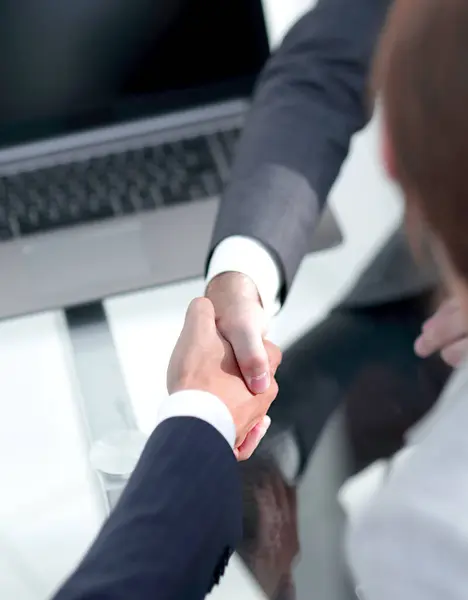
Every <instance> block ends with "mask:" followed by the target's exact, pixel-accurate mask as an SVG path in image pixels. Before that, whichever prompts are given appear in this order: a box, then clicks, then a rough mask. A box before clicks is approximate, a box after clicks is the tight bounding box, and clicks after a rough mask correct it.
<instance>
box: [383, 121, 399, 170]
mask: <svg viewBox="0 0 468 600" xmlns="http://www.w3.org/2000/svg"><path fill="white" fill-rule="evenodd" d="M381 144H382V146H381V153H382V161H383V166H384V169H385V171H386V173H387V175H388V176H389V177H390V179H396V167H395V154H394V152H393V145H392V142H391V139H390V133H389V131H388V127H387V124H386V122H385V119H384V120H383V125H382V141H381Z"/></svg>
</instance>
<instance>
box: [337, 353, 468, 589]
mask: <svg viewBox="0 0 468 600" xmlns="http://www.w3.org/2000/svg"><path fill="white" fill-rule="evenodd" d="M467 400H468V362H465V363H464V364H463V365H461V366H460V367H459V368H458V369H457V371H455V373H454V374H453V375H452V377H451V379H450V382H449V384H448V385H447V387H446V389H445V390H444V392H443V394H442V396H441V398H440V399H439V400H438V401H437V403H436V405H435V406H434V408H433V409H432V410H431V411H430V413H429V414H428V415H427V416H426V417H425V418H424V419H423V420H422V421H421V423H420V424H419V425H417V426H416V427H415V428H413V429H412V430H410V432H409V433H408V437H407V443H406V446H405V449H404V451H403V453H400V454H398V455H397V457H396V458H395V459H394V460H392V461H390V462H387V464H386V469H385V472H384V473H383V472H378V471H376V472H374V473H372V472H368V474H367V476H365V477H364V479H363V481H362V482H361V488H362V485H364V487H366V488H367V492H369V493H368V494H367V499H366V501H365V502H364V503H363V502H362V501H361V500H359V502H358V505H357V506H356V507H355V508H357V510H356V509H355V510H353V511H352V512H351V515H350V517H351V518H350V521H349V527H348V535H347V544H346V545H347V554H348V559H349V563H350V566H351V570H352V572H353V575H354V577H355V580H356V583H357V585H358V597H359V598H361V599H362V600H395V599H398V600H465V599H466V598H467V590H468V569H467V564H468V511H467V509H466V507H467V504H468V435H467V430H468V402H467ZM366 479H367V481H366ZM357 483H358V481H355V482H354V487H356V485H357ZM349 491H350V490H349V489H348V495H349ZM364 491H366V490H364ZM353 495H354V496H355V497H356V494H355V493H354V494H353ZM348 500H349V498H348ZM345 506H346V503H345ZM348 514H349V512H348Z"/></svg>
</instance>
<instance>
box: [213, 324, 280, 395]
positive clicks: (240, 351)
mask: <svg viewBox="0 0 468 600" xmlns="http://www.w3.org/2000/svg"><path fill="white" fill-rule="evenodd" d="M223 335H225V337H226V338H227V340H228V341H229V343H230V344H231V346H232V349H233V350H234V354H235V356H236V359H237V364H238V365H239V369H240V370H241V373H242V376H243V377H244V380H245V383H246V384H247V386H248V388H249V389H250V391H251V392H253V393H254V394H262V393H263V392H265V391H266V390H267V389H268V388H269V387H270V363H269V360H268V354H267V351H266V350H265V346H264V344H263V338H262V332H261V329H260V328H259V327H258V328H256V327H252V326H251V325H250V324H247V325H246V324H245V323H244V324H238V325H235V326H233V327H230V329H229V331H228V332H225V333H224V332H223Z"/></svg>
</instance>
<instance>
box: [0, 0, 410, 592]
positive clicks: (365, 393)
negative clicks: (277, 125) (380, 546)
mask: <svg viewBox="0 0 468 600" xmlns="http://www.w3.org/2000/svg"><path fill="white" fill-rule="evenodd" d="M312 5H313V2H310V0H289V1H288V2H284V1H283V0H265V1H264V3H263V5H262V4H261V2H260V0H224V1H223V2H222V3H220V2H217V1H215V0H209V1H208V0H204V2H201V0H190V1H188V0H170V1H167V2H162V1H161V2H157V3H155V2H150V1H149V0H134V1H133V2H131V3H129V2H123V1H122V0H118V1H113V2H110V1H104V2H100V3H96V2H92V1H91V0H79V1H75V2H71V3H70V2H68V3H63V2H56V1H54V0H41V1H32V0H31V1H28V0H15V1H13V0H11V1H9V0H1V1H0V73H1V77H2V82H3V85H2V95H1V98H0V270H1V279H2V292H1V295H0V296H1V297H0V317H1V319H2V320H1V321H0V380H1V381H2V387H3V392H2V394H1V395H0V410H1V418H0V463H1V465H2V484H1V494H0V597H2V598H5V599H7V598H11V599H13V598H14V599H15V600H46V598H48V597H49V595H50V594H51V593H52V592H53V590H55V589H56V587H57V586H58V585H59V583H60V582H61V581H62V580H63V578H64V577H65V576H66V575H67V573H69V571H70V570H71V569H72V568H73V566H74V565H75V564H76V562H77V561H78V559H79V558H80V557H81V556H82V554H83V553H84V551H85V550H86V548H87V547H88V545H89V544H90V542H91V540H92V539H93V536H94V535H95V533H96V531H97V530H98V528H99V526H100V524H101V523H102V521H103V519H104V518H105V516H106V514H107V513H108V511H109V510H110V509H111V508H112V506H113V504H114V503H115V501H116V499H117V498H118V495H119V493H120V491H121V489H122V486H123V485H124V484H125V481H126V478H127V477H128V475H129V473H130V472H131V469H132V468H133V465H134V464H135V460H136V459H137V457H138V455H139V452H140V450H141V447H142V445H143V444H144V441H145V439H146V436H147V435H148V434H149V433H150V432H151V431H152V429H153V427H154V424H155V422H156V415H157V409H158V403H159V402H160V401H161V399H162V398H164V396H165V395H166V393H167V392H166V384H165V373H166V368H167V364H168V360H169V356H170V353H171V351H172V348H173V345H174V343H175V340H176V339H177V336H178V333H179V331H180V328H181V325H182V321H183V316H184V312H185V309H186V306H187V304H188V303H189V301H190V300H191V299H192V298H193V297H194V296H196V295H201V294H203V291H204V279H203V274H204V270H205V259H206V253H207V250H208V244H209V240H210V233H211V229H212V226H213V222H214V218H215V214H216V207H217V202H218V197H219V194H220V193H221V192H222V190H223V188H224V186H225V185H226V183H227V182H228V180H229V173H230V170H229V167H230V161H231V159H232V154H233V152H234V148H235V142H236V139H237V137H238V135H239V131H240V130H241V128H242V124H243V119H244V115H245V112H246V110H247V109H248V105H249V98H250V96H251V93H252V89H253V86H254V82H255V80H256V77H257V75H258V73H259V71H260V70H261V68H262V66H263V64H264V62H265V60H266V58H267V56H268V53H269V50H270V48H274V47H275V46H276V45H277V44H278V43H279V42H280V41H281V39H282V37H283V35H284V33H285V32H286V31H287V29H288V28H289V27H290V25H291V24H292V23H293V22H294V21H295V20H297V19H298V18H299V16H300V15H301V14H302V13H303V12H305V11H306V10H307V9H309V8H310V7H311V6H312ZM200 15H202V16H200ZM350 200H352V202H350ZM330 206H331V212H329V213H327V214H326V215H325V217H324V225H323V228H322V230H321V232H320V233H319V234H318V236H319V237H318V241H317V243H315V244H314V247H315V251H314V252H313V253H311V254H310V255H309V256H308V257H307V258H306V259H305V260H304V262H303V264H302V266H301V269H300V273H299V276H298V277H297V279H296V281H295V283H294V286H293V289H292V291H291V294H290V296H289V297H288V300H287V302H286V305H285V307H284V309H283V310H282V312H281V313H280V315H279V317H277V318H276V319H275V320H274V322H273V326H272V329H271V332H270V338H271V339H272V340H273V341H275V342H277V343H279V344H280V346H281V347H282V348H283V349H285V348H287V347H288V346H290V345H291V343H292V342H293V341H295V340H297V339H298V338H299V337H300V336H301V334H302V333H304V332H305V331H308V330H310V328H311V327H312V326H314V325H316V324H319V323H321V322H323V320H324V319H325V318H326V317H327V315H329V313H330V311H331V309H332V307H333V306H335V305H336V304H337V303H339V300H340V299H341V298H343V297H344V296H345V294H346V293H347V291H348V290H349V289H350V288H351V287H352V285H353V284H354V282H355V281H356V279H357V278H358V277H359V275H360V273H362V271H363V270H364V269H365V268H366V266H367V265H368V264H369V263H370V261H371V260H372V258H373V257H374V256H375V255H376V253H377V252H378V250H379V249H380V248H381V247H382V246H383V245H384V244H385V242H386V241H387V239H388V238H389V237H390V236H391V235H392V234H393V233H394V232H395V231H396V230H397V228H398V227H399V225H400V223H401V220H402V206H401V202H400V199H399V198H398V194H397V193H396V191H395V190H394V189H393V188H392V186H391V184H390V183H389V182H388V181H386V179H385V178H384V176H383V173H382V170H381V168H380V165H379V160H378V114H377V115H376V117H375V118H374V120H373V121H372V122H371V123H370V125H369V126H368V128H367V129H366V130H365V131H364V132H363V133H362V134H360V135H359V136H357V138H356V139H355V140H354V142H353V146H352V151H351V153H350V157H349V159H348V160H347V162H346V165H345V168H344V169H343V171H342V173H341V175H340V178H339V181H338V182H337V184H336V185H335V186H334V188H333V191H332V195H331V200H330ZM363 215H365V218H362V216H363ZM398 310H399V309H398V307H394V308H392V309H391V310H390V311H389V312H388V314H385V315H384V319H385V323H386V327H387V328H388V335H389V336H391V335H392V332H395V331H397V333H394V337H395V339H394V345H393V351H392V352H390V353H389V354H388V363H385V364H373V365H372V369H370V371H365V370H364V369H363V372H364V371H365V376H363V377H362V379H359V377H357V378H356V380H353V381H352V382H351V383H352V385H351V383H349V382H348V380H346V382H347V383H346V384H344V385H348V384H349V385H350V387H352V390H351V391H350V394H349V397H351V398H354V404H352V403H351V404H350V406H351V407H352V406H356V405H357V406H359V402H362V401H363V400H362V399H363V398H364V399H366V398H369V397H370V396H375V395H376V394H377V393H378V390H379V388H382V389H383V388H385V389H387V390H388V389H391V393H390V395H393V394H395V395H399V394H400V395H401V394H403V395H404V393H405V391H407V390H408V386H407V385H406V380H405V379H404V377H403V383H402V382H401V381H400V379H399V378H398V377H395V376H394V374H395V370H392V369H393V365H394V364H397V363H398V361H399V360H402V357H404V354H402V352H403V351H400V348H401V347H405V348H406V350H405V352H408V351H409V350H408V348H407V346H408V345H409V349H410V350H411V347H412V340H413V338H414V337H415V335H416V333H417V326H416V324H415V323H416V322H417V323H419V313H417V315H418V318H417V319H418V320H417V321H416V320H414V323H413V321H412V320H411V319H410V320H409V321H408V319H407V316H405V317H404V318H403V317H402V318H403V321H404V322H403V321H402V318H400V316H399V314H400V313H399V312H398ZM415 314H416V313H415ZM405 315H407V313H406V312H405ZM374 316H375V315H367V314H362V315H361V316H360V319H361V320H359V319H358V320H357V321H355V320H353V322H352V323H353V325H352V327H351V329H350V333H349V335H350V340H354V342H353V343H355V341H356V339H361V340H365V339H367V338H366V336H369V337H372V335H373V332H374V331H375V328H374V326H373V320H372V319H374ZM379 318H380V317H379ZM405 319H406V320H405ZM415 319H416V318H415ZM402 323H403V324H402ZM399 326H401V332H402V333H401V335H400V333H398V332H400V329H398V327H399ZM334 327H336V328H337V329H338V330H339V331H340V334H341V333H342V332H343V331H344V332H346V331H348V329H347V327H349V323H348V321H346V319H345V320H343V322H341V321H339V322H338V323H336V324H335V325H334ZM356 328H357V329H356ZM323 335H324V336H325V339H328V336H329V335H332V334H331V333H330V331H328V330H327V331H325V332H324V333H323ZM379 335H381V334H380V333H379ZM356 336H357V337H356ZM353 343H351V342H350V345H349V349H348V350H346V352H348V355H349V357H350V360H351V357H352V356H353V355H355V354H356V348H355V345H353ZM302 351H303V352H305V351H306V349H305V348H302V349H301V347H300V346H299V347H298V349H297V350H296V351H295V353H294V356H293V357H291V358H288V361H290V362H291V363H292V362H294V364H297V362H298V361H300V358H301V353H302ZM348 355H346V354H344V355H342V356H341V358H339V360H338V359H335V356H334V353H333V352H332V351H331V352H330V355H329V356H328V358H327V354H326V353H325V358H323V360H324V361H325V362H326V361H327V360H329V361H330V362H329V365H330V367H329V368H330V370H336V371H339V370H340V369H341V368H343V367H345V366H346V365H345V364H344V363H346V360H347V359H346V356H348ZM343 356H344V357H345V358H343ZM293 359H294V360H293ZM334 360H336V363H334V362H333V361H334ZM362 360H363V362H364V363H365V361H366V360H370V358H369V357H367V358H366V357H364V358H363V359H362ZM327 364H328V363H327ZM366 364H367V363H366ZM389 364H390V365H391V367H388V365H389ZM387 367H388V369H389V370H388V369H387ZM291 368H292V367H291ZM326 368H328V367H327V366H325V367H324V369H326ZM395 369H398V367H395ZM398 372H400V371H398ZM369 373H370V375H369ZM343 377H344V379H346V376H345V375H344V376H343ZM382 382H384V384H383V385H382ZM389 382H390V383H389ZM340 385H341V383H340ZM320 386H321V387H320ZM335 386H338V384H337V383H336V382H334V381H333V380H332V379H331V378H326V380H325V381H323V380H322V379H321V380H320V384H319V388H318V389H315V390H314V391H315V393H316V397H317V398H322V397H323V398H325V399H326V402H325V401H324V403H323V407H322V408H320V410H319V414H318V416H317V413H314V415H313V417H310V416H308V414H305V413H304V408H303V406H302V405H301V403H300V402H298V403H297V404H294V403H293V402H291V403H290V404H289V405H288V408H287V410H286V409H283V408H282V407H281V406H280V407H279V408H278V413H277V415H276V418H275V419H274V427H272V431H271V432H270V436H269V438H268V439H267V440H266V441H265V443H264V444H263V445H262V450H261V452H259V454H258V457H256V458H254V459H252V461H251V462H249V463H247V464H246V465H244V466H243V471H244V473H243V475H244V488H245V489H244V492H245V507H246V516H245V519H246V523H245V531H246V539H245V541H244V543H243V545H242V547H241V548H240V549H239V555H238V556H236V557H234V560H233V561H232V563H231V566H230V568H229V569H228V572H227V575H226V577H225V578H224V579H223V581H222V584H221V586H220V587H219V588H217V589H216V590H215V591H214V593H213V596H214V597H215V598H216V599H217V598H220V599H221V598H224V599H231V598H242V599H243V600H248V599H250V598H252V599H260V598H265V597H269V598H276V599H278V600H279V599H280V598H293V597H297V598H304V599H305V598H307V599H310V598H326V599H327V600H341V599H345V598H353V597H354V591H353V590H352V588H351V587H350V586H349V582H348V579H347V575H346V570H345V569H344V566H343V560H342V557H341V554H340V536H341V532H342V524H343V515H342V512H341V509H340V507H339V506H338V503H337V500H336V493H337V491H338V489H339V487H340V485H341V483H342V482H343V481H344V480H345V479H346V477H347V476H348V475H349V474H350V473H351V472H353V470H354V469H356V468H357V466H356V464H354V463H353V461H356V460H357V462H358V463H359V460H360V457H361V459H362V462H363V464H364V463H367V462H369V460H370V459H372V458H375V457H376V456H378V454H379V452H380V451H378V452H377V453H376V454H375V456H374V454H373V449H372V448H369V447H365V448H362V447H360V446H359V440H362V437H363V433H362V431H363V430H364V432H365V438H366V439H367V440H369V439H371V440H372V435H375V437H376V438H378V439H382V436H381V435H380V433H379V431H380V430H379V424H378V423H377V424H376V423H375V422H372V423H370V424H369V423H364V424H363V423H362V422H358V423H356V420H354V421H353V419H350V420H349V421H348V420H346V418H344V417H343V414H345V413H346V410H344V411H343V410H337V407H338V405H339V402H338V398H339V396H340V391H339V390H338V387H335ZM389 386H390V388H389ZM392 386H393V387H392ZM402 390H403V391H402ZM292 395H293V396H294V393H293V392H292ZM356 403H357V404H356ZM319 406H320V403H319ZM389 410H390V413H391V414H392V415H393V414H394V413H393V412H392V409H389ZM397 412H398V411H397ZM416 413H417V410H416V412H415V414H416ZM403 421H404V419H403ZM349 423H352V424H353V425H352V426H351V427H348V425H346V424H349ZM309 426H310V427H309ZM301 427H302V429H301ZM344 427H345V428H347V433H346V435H344V434H343V428H344ZM402 427H403V426H401V427H400V429H402ZM396 429H397V430H398V431H400V429H398V426H397V427H396ZM369 430H371V434H369ZM372 432H373V433H372ZM376 432H377V433H376ZM398 435H400V434H399V433H397V434H396V437H397V438H398ZM350 440H351V442H353V440H354V441H356V440H357V442H356V447H357V448H358V451H357V453H356V452H355V453H354V454H352V460H351V459H350V456H351V454H350V451H349V443H350ZM369 443H370V444H371V442H369ZM392 444H393V442H391V441H389V442H388V451H390V450H391V449H394V448H393V445H392ZM359 451H360V452H361V454H359ZM386 451H387V449H385V451H384V452H386ZM363 455H364V457H363ZM356 457H357V458H356ZM350 463H353V464H350Z"/></svg>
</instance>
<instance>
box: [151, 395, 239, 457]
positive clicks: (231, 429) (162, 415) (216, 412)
mask: <svg viewBox="0 0 468 600" xmlns="http://www.w3.org/2000/svg"><path fill="white" fill-rule="evenodd" d="M172 417H195V418H196V419H201V420H202V421H206V423H209V424H210V425H212V426H213V427H214V428H215V429H217V430H218V431H219V433H220V434H221V435H222V436H223V437H224V439H225V440H226V441H227V443H228V444H229V445H230V446H231V448H234V444H235V441H236V428H235V425H234V421H233V419H232V416H231V413H230V412H229V410H228V409H227V407H226V405H225V404H224V402H221V400H220V399H219V398H218V397H217V396H214V395H213V394H210V393H209V392H201V391H199V390H184V391H183V392H176V393H175V394H172V395H171V396H169V397H168V398H166V399H165V400H163V402H162V403H161V406H160V408H159V411H158V425H159V424H160V423H162V421H165V420H166V419H171V418H172Z"/></svg>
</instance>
